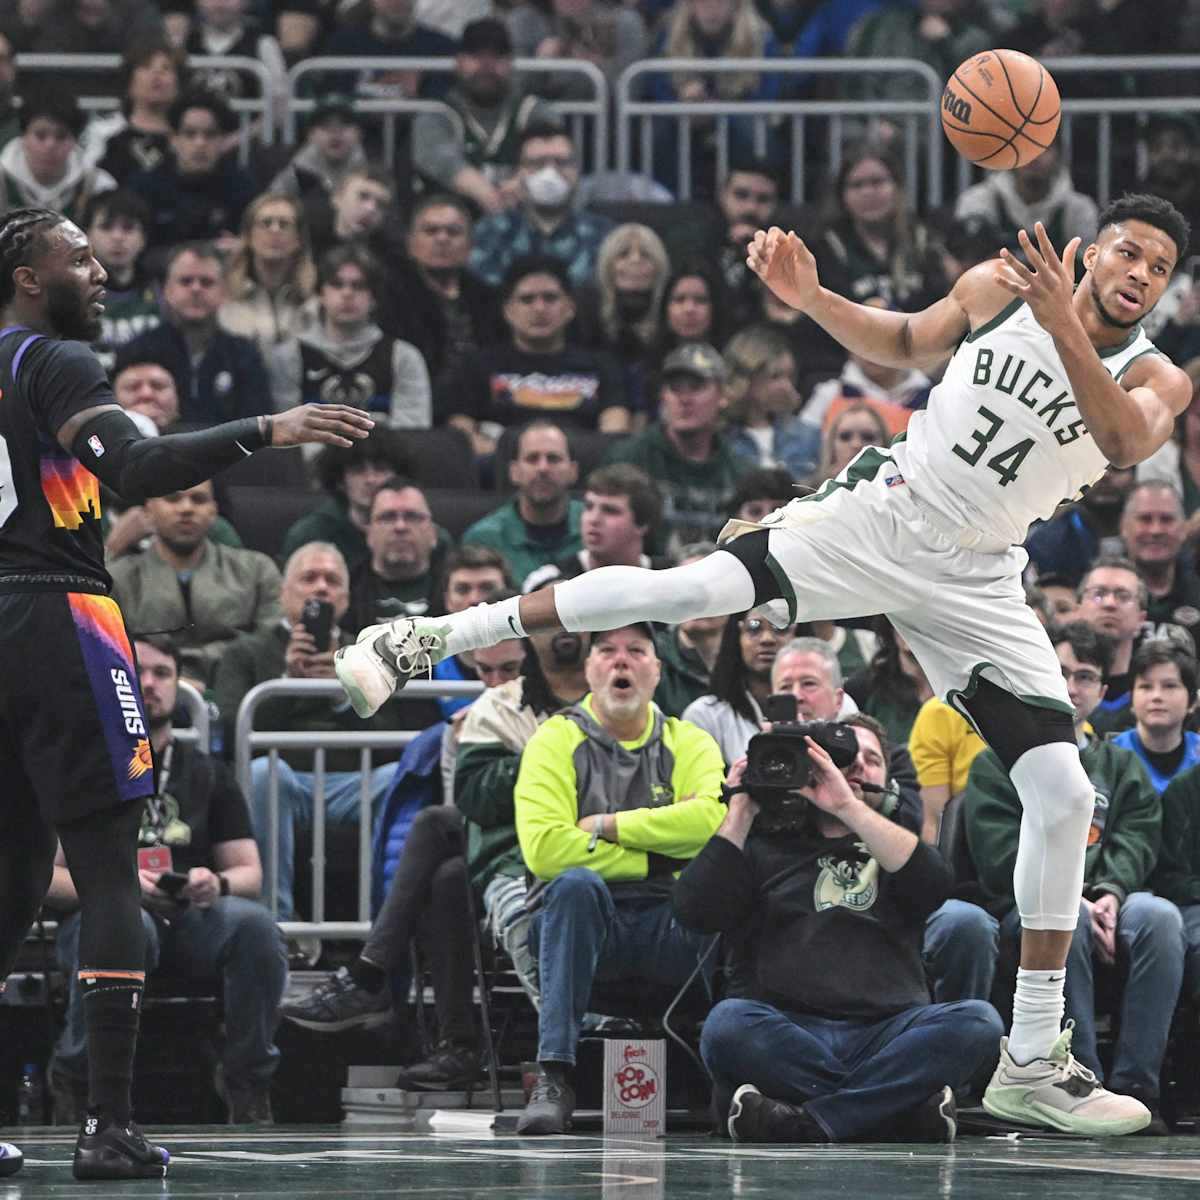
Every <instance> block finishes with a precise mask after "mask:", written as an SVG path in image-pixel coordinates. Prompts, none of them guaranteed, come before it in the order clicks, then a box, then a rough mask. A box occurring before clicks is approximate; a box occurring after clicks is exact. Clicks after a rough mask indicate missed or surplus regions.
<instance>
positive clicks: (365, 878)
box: [235, 679, 483, 937]
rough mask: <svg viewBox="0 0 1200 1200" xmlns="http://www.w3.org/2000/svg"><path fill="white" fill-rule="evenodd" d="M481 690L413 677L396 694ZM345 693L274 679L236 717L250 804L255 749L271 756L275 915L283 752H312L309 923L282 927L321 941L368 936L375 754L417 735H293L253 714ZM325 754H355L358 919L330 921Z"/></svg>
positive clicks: (438, 695)
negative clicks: (269, 706)
mask: <svg viewBox="0 0 1200 1200" xmlns="http://www.w3.org/2000/svg"><path fill="white" fill-rule="evenodd" d="M482 691H483V685H482V684H481V683H477V682H461V683H455V682H450V681H444V682H443V681H437V682H433V681H426V680H413V681H412V682H411V683H409V684H407V685H406V686H405V688H404V690H403V691H401V692H399V693H398V697H399V698H400V699H401V700H431V699H442V698H445V697H454V696H471V697H474V696H477V695H479V693H480V692H482ZM345 695H346V693H345V692H344V691H343V690H342V686H341V684H339V683H338V682H337V681H336V680H333V679H331V680H324V679H271V680H268V681H267V682H266V683H260V684H258V685H256V686H255V687H252V688H251V689H250V691H248V692H247V693H246V695H245V698H244V699H243V700H242V703H241V705H240V706H239V708H238V713H237V740H236V743H235V745H236V761H235V767H236V771H237V779H238V783H239V784H240V785H241V787H242V791H243V793H244V794H245V796H246V798H247V801H249V800H250V797H251V784H250V763H251V760H252V759H253V758H254V757H255V753H254V752H255V751H259V752H261V751H266V752H267V755H268V759H269V767H268V774H267V807H268V814H269V815H268V836H267V844H268V847H269V849H268V853H267V855H266V860H267V861H266V862H264V863H263V870H264V872H265V873H266V879H267V887H266V891H265V896H266V898H267V900H268V902H269V907H270V909H271V911H272V913H275V914H278V912H279V775H278V764H279V751H280V750H311V751H313V769H312V774H313V829H312V839H313V853H312V905H313V913H312V920H311V921H285V922H282V923H281V928H282V929H283V930H284V932H285V933H287V934H311V935H316V936H318V937H365V936H366V935H367V933H368V931H369V930H370V928H371V850H372V845H371V842H372V835H373V827H374V813H372V811H371V764H372V752H373V751H375V750H396V749H400V748H402V747H404V746H406V745H407V744H408V743H409V742H411V741H412V740H413V738H415V737H416V736H417V734H418V733H419V732H420V730H395V731H387V732H381V731H377V730H369V729H363V730H361V731H358V730H355V731H347V732H343V733H337V732H334V733H330V732H319V733H295V732H293V731H291V730H264V729H255V728H254V715H255V712H256V711H257V709H258V707H259V705H261V704H262V703H263V702H264V701H266V700H273V699H276V698H278V697H280V696H286V697H290V698H292V699H328V700H344V699H345ZM328 750H358V751H359V771H360V791H359V803H360V808H359V815H358V821H359V837H358V918H359V919H358V921H341V922H334V921H326V920H325V778H326V774H327V771H326V768H325V754H326V751H328Z"/></svg>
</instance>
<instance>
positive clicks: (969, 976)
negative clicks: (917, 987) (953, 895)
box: [921, 900, 1000, 1004]
mask: <svg viewBox="0 0 1200 1200" xmlns="http://www.w3.org/2000/svg"><path fill="white" fill-rule="evenodd" d="M999 952H1000V922H999V921H997V920H996V918H995V917H993V916H992V914H991V913H990V912H988V911H987V909H986V908H980V907H979V905H978V904H971V903H969V902H968V901H966V900H947V901H946V903H945V904H943V905H942V906H941V908H939V909H937V910H936V911H934V912H932V913H930V914H929V917H928V919H927V920H926V922H925V945H924V947H923V948H922V951H921V956H922V958H923V960H924V962H925V971H926V973H927V974H928V975H929V978H930V983H931V984H932V985H933V998H934V1000H936V1001H937V1002H938V1003H939V1004H945V1003H949V1002H950V1001H953V1000H987V999H988V998H989V997H990V996H991V994H992V981H993V980H994V979H995V978H996V956H997V954H998V953H999Z"/></svg>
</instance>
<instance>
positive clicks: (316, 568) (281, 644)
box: [212, 542, 441, 920]
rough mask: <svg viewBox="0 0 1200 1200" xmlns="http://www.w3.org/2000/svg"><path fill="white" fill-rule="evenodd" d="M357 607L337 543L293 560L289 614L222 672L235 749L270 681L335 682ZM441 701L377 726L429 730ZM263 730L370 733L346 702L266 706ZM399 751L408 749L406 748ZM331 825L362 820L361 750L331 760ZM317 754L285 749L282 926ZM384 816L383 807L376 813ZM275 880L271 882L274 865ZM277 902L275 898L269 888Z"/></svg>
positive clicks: (396, 710) (382, 779)
mask: <svg viewBox="0 0 1200 1200" xmlns="http://www.w3.org/2000/svg"><path fill="white" fill-rule="evenodd" d="M349 603H350V575H349V572H348V571H347V569H346V561H345V559H344V558H343V557H342V555H341V552H340V551H339V550H338V549H337V547H336V546H334V545H333V544H332V543H329V542H309V543H308V544H307V545H305V546H301V547H300V548H299V549H298V550H296V551H295V552H294V553H293V554H292V556H291V557H290V558H289V559H288V560H287V563H286V565H285V567H284V572H283V583H282V586H281V589H280V607H281V608H282V610H283V617H282V619H280V620H277V621H275V622H273V623H272V624H271V625H270V626H269V627H268V628H263V629H256V630H253V631H252V632H249V633H245V634H242V635H241V636H240V637H238V638H235V639H234V641H233V642H232V643H231V644H230V645H229V647H228V649H227V650H226V651H225V653H224V654H223V655H222V657H221V659H220V662H219V663H218V665H217V670H216V672H215V674H214V676H213V684H212V687H213V699H214V701H215V703H216V705H217V707H218V708H219V709H220V711H221V713H222V715H223V717H224V719H225V720H226V721H227V722H228V725H227V728H226V735H225V744H226V745H227V746H232V745H233V743H234V738H233V736H232V734H233V723H234V721H235V720H236V718H237V711H238V708H239V706H240V705H241V702H242V699H243V697H244V696H245V695H246V693H247V692H248V691H249V690H250V689H251V688H252V687H254V686H255V684H258V683H263V682H265V681H266V680H270V679H333V678H334V673H333V654H334V651H335V650H336V649H337V648H338V646H340V645H342V639H343V638H344V636H345V635H344V634H343V633H342V631H341V629H340V627H339V622H340V621H341V618H342V617H343V616H344V615H345V613H346V609H347V606H348V605H349ZM440 718H441V713H440V710H439V708H438V705H437V703H436V702H435V701H432V700H429V701H418V702H416V703H413V702H408V703H404V704H392V705H387V706H385V708H384V709H383V710H382V711H381V712H380V713H379V714H378V715H377V716H376V718H375V719H374V721H373V722H372V725H373V727H374V728H375V729H378V730H381V731H382V730H390V729H425V728H426V727H428V726H430V725H432V724H434V723H435V722H436V721H438V720H440ZM255 724H256V726H257V727H258V728H261V729H286V730H292V731H294V732H305V733H307V732H326V731H335V730H339V729H360V728H361V723H360V722H359V721H358V720H357V718H356V717H354V715H353V713H352V712H351V710H350V707H349V705H348V704H346V703H345V702H344V701H340V702H338V701H330V700H325V699H319V698H311V697H304V698H297V697H291V696H280V697H278V698H276V699H273V700H269V701H267V702H266V703H265V704H263V705H262V706H260V708H259V710H258V715H257V716H256V718H255ZM397 754H398V752H397ZM395 757H396V755H391V756H389V755H387V754H385V753H383V752H378V753H377V754H376V756H375V764H376V765H375V766H374V767H373V768H372V771H371V781H370V785H369V788H370V792H371V796H372V800H373V804H375V805H378V803H379V802H380V800H381V799H382V797H383V796H384V794H385V793H386V792H387V789H388V786H389V784H390V783H391V780H392V776H393V775H394V774H395V762H394V758H395ZM325 765H326V768H327V773H326V776H325V819H326V821H327V822H328V823H329V824H330V825H353V824H355V823H356V822H357V821H358V814H359V807H360V804H361V795H362V787H361V781H362V774H361V769H360V765H359V754H358V751H357V750H348V751H340V752H339V751H333V752H331V753H329V754H327V755H326V757H325ZM312 766H313V764H312V751H311V750H291V751H285V752H284V753H283V754H281V755H280V756H279V764H278V780H279V788H278V796H279V847H278V851H277V852H276V889H277V890H276V895H277V911H278V916H279V919H280V920H287V919H289V918H290V917H291V916H292V914H293V899H292V881H293V878H294V857H295V854H294V848H295V837H296V829H297V828H298V827H302V826H311V824H312V819H313V792H314V786H315V776H314V775H313V771H312ZM267 768H268V759H267V757H266V756H265V755H264V756H262V757H260V758H256V759H254V760H253V762H252V763H251V768H250V780H251V787H250V795H249V796H248V797H247V799H248V800H249V802H250V812H251V818H252V821H253V826H254V836H255V838H256V839H257V841H258V849H259V853H260V855H261V856H262V860H263V862H264V863H267V864H269V863H270V862H271V854H272V849H271V841H270V838H271V834H270V828H271V815H270V787H269V775H268V769H267ZM375 811H377V809H376V810H375ZM267 879H268V880H269V879H270V872H269V868H268V873H267ZM266 900H267V903H268V905H270V903H271V895H270V889H269V884H268V890H267V895H266Z"/></svg>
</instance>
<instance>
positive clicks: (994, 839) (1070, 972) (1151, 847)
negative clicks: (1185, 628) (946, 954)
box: [963, 621, 1184, 1136]
mask: <svg viewBox="0 0 1200 1200" xmlns="http://www.w3.org/2000/svg"><path fill="white" fill-rule="evenodd" d="M1050 640H1051V641H1052V642H1053V643H1054V648H1055V650H1056V651H1057V653H1058V659H1059V662H1060V663H1061V664H1062V673H1063V678H1064V679H1065V680H1066V683H1067V693H1068V695H1069V696H1070V698H1071V703H1072V704H1073V705H1074V706H1075V736H1076V738H1077V739H1078V741H1079V746H1080V753H1079V757H1080V761H1081V762H1082V763H1083V769H1084V770H1085V771H1086V772H1087V774H1088V778H1089V779H1090V780H1091V783H1092V786H1093V787H1094V789H1095V792H1096V800H1095V807H1094V810H1093V815H1092V825H1091V828H1090V830H1089V831H1088V839H1087V854H1086V858H1085V860H1084V876H1083V899H1082V900H1081V901H1080V905H1079V922H1078V924H1077V925H1076V926H1075V933H1074V936H1073V937H1072V939H1071V949H1070V952H1069V954H1068V956H1067V977H1066V987H1065V995H1066V1015H1067V1016H1068V1017H1069V1018H1071V1019H1070V1021H1069V1022H1068V1024H1067V1027H1066V1028H1065V1029H1064V1031H1063V1033H1062V1035H1061V1036H1060V1038H1059V1039H1058V1043H1059V1046H1060V1047H1064V1046H1065V1050H1066V1052H1067V1053H1069V1054H1074V1056H1075V1057H1076V1058H1077V1059H1078V1060H1079V1062H1080V1063H1082V1064H1083V1066H1085V1067H1087V1068H1088V1070H1089V1072H1091V1073H1094V1075H1095V1078H1096V1079H1100V1080H1103V1079H1104V1072H1103V1071H1102V1070H1101V1066H1100V1058H1099V1055H1098V1053H1097V1049H1096V996H1095V972H1096V967H1095V964H1097V963H1098V964H1100V965H1101V966H1103V967H1105V968H1108V969H1110V970H1111V969H1113V968H1116V969H1117V970H1118V971H1119V973H1120V978H1121V979H1122V981H1123V988H1122V992H1121V999H1120V1013H1119V1021H1118V1029H1119V1032H1118V1034H1117V1044H1116V1051H1115V1054H1114V1057H1113V1060H1112V1070H1111V1071H1109V1073H1108V1083H1109V1085H1110V1087H1111V1089H1112V1090H1113V1091H1115V1092H1120V1093H1122V1094H1123V1095H1128V1096H1136V1097H1137V1098H1138V1099H1139V1100H1141V1101H1142V1103H1143V1104H1145V1105H1146V1107H1147V1108H1149V1109H1150V1112H1151V1115H1152V1120H1151V1122H1150V1124H1149V1125H1147V1126H1146V1127H1145V1128H1144V1129H1143V1130H1141V1132H1142V1133H1145V1134H1158V1135H1160V1136H1161V1135H1165V1134H1166V1133H1167V1127H1166V1125H1165V1124H1164V1123H1163V1119H1162V1116H1161V1115H1160V1114H1159V1111H1158V1097H1159V1076H1160V1074H1161V1073H1162V1064H1163V1055H1164V1054H1165V1052H1166V1049H1167V1037H1168V1034H1169V1033H1170V1030H1171V1020H1172V1017H1173V1016H1174V1013H1175V1005H1176V1003H1177V1001H1178V999H1179V990H1180V985H1181V983H1182V979H1183V965H1184V933H1183V920H1182V918H1181V917H1180V914H1179V909H1177V908H1176V907H1175V905H1174V904H1172V903H1171V902H1170V901H1169V900H1164V899H1163V898H1162V897H1161V896H1154V895H1152V894H1151V893H1150V891H1149V890H1148V889H1149V878H1150V873H1151V871H1153V869H1154V866H1155V863H1156V861H1157V860H1158V856H1159V848H1160V846H1161V845H1162V804H1161V802H1160V799H1159V795H1158V792H1157V791H1155V789H1154V785H1153V784H1152V783H1151V781H1150V778H1149V777H1148V776H1147V774H1146V771H1145V769H1144V767H1143V764H1142V762H1141V760H1140V759H1139V758H1138V756H1137V755H1136V754H1135V753H1134V752H1133V751H1132V750H1129V749H1126V748H1125V747H1123V746H1118V745H1116V744H1115V743H1114V742H1104V741H1099V740H1097V738H1096V736H1095V734H1094V733H1093V732H1092V731H1091V727H1090V726H1089V725H1088V717H1090V716H1091V714H1092V712H1093V710H1094V709H1095V708H1096V706H1097V705H1098V704H1099V703H1100V701H1101V700H1102V699H1103V697H1104V688H1105V684H1104V680H1105V678H1106V677H1107V675H1108V671H1109V669H1110V667H1111V665H1112V661H1113V642H1112V641H1111V640H1110V639H1109V638H1107V637H1105V636H1104V635H1103V634H1101V633H1097V632H1096V631H1095V630H1094V629H1093V628H1092V627H1091V626H1090V625H1089V624H1087V623H1086V622H1084V621H1071V622H1070V623H1068V624H1066V625H1064V626H1062V628H1061V629H1059V630H1057V631H1055V632H1054V633H1053V634H1052V635H1051V638H1050ZM963 803H964V806H965V813H964V819H965V821H966V826H967V842H968V844H969V845H970V847H971V854H972V856H973V857H974V859H975V864H976V866H977V868H978V871H979V881H980V883H981V884H982V885H983V890H984V893H985V896H986V898H987V903H988V907H989V908H990V909H991V911H992V912H993V913H995V914H996V916H998V917H999V918H1000V938H1001V945H1002V946H1003V945H1004V944H1008V945H1009V946H1011V945H1013V944H1014V943H1015V941H1016V939H1017V938H1018V937H1019V936H1020V932H1021V929H1020V915H1019V914H1018V912H1017V910H1016V901H1015V899H1014V897H1013V866H1014V864H1015V863H1016V859H1017V837H1018V833H1019V831H1020V827H1021V821H1022V810H1021V802H1020V800H1019V799H1018V797H1017V791H1016V788H1014V787H1013V784H1012V780H1011V779H1010V778H1009V774H1008V772H1007V771H1006V770H1005V769H1004V767H1003V766H1002V765H1001V763H1000V760H999V759H998V758H997V757H996V754H995V752H994V751H992V750H984V751H983V752H982V753H981V754H980V755H979V756H978V757H977V758H976V759H975V761H974V762H973V763H972V764H971V773H970V775H969V776H968V780H967V790H966V793H965V795H964V799H963ZM1072 1026H1073V1028H1072ZM1072 1035H1073V1036H1072ZM1072 1042H1073V1043H1074V1044H1072ZM1074 1079H1075V1080H1076V1082H1084V1081H1087V1080H1088V1076H1087V1075H1086V1074H1085V1075H1084V1076H1082V1077H1081V1076H1078V1075H1076V1076H1074ZM1074 1094H1075V1095H1079V1093H1078V1092H1075V1093H1074Z"/></svg>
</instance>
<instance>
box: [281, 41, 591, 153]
mask: <svg viewBox="0 0 1200 1200" xmlns="http://www.w3.org/2000/svg"><path fill="white" fill-rule="evenodd" d="M454 61H455V60H454V59H453V58H445V57H435V58H396V57H392V56H389V57H378V58H374V57H363V58H359V57H347V56H341V57H323V58H322V57H318V58H306V59H303V60H302V61H300V62H298V63H297V64H296V65H295V66H294V67H292V69H291V70H290V71H289V72H288V84H289V87H290V95H289V98H288V114H287V120H286V124H285V132H284V137H285V140H286V141H287V142H289V143H291V142H294V141H295V140H296V136H297V118H298V117H300V116H303V114H305V113H307V112H311V111H312V109H313V107H314V105H315V103H316V101H315V99H314V92H315V90H316V89H314V87H313V85H312V81H313V77H316V76H321V75H331V74H341V75H356V74H359V73H361V72H363V71H396V72H401V71H404V72H422V73H429V74H438V75H453V74H454ZM513 68H514V70H515V72H516V74H517V75H518V76H520V75H522V74H526V75H539V74H545V73H547V72H554V73H560V72H562V73H567V74H572V75H579V76H581V77H582V78H584V79H586V80H588V82H590V83H591V85H592V90H593V94H592V97H591V98H590V99H587V100H554V101H551V102H550V107H551V108H552V109H553V110H554V112H555V113H557V114H558V115H559V116H560V117H562V118H564V119H565V120H566V122H567V125H568V127H569V128H570V130H571V136H572V139H573V141H574V143H575V146H576V147H577V149H579V151H580V153H581V155H582V152H583V148H584V147H585V146H587V145H588V144H589V141H590V147H591V150H590V154H591V161H592V163H594V164H600V165H601V166H603V165H606V164H607V163H608V159H609V154H608V100H609V98H608V81H607V80H606V79H605V77H604V72H603V71H601V70H600V68H599V67H597V66H596V65H595V64H594V63H589V62H576V61H575V60H574V59H570V58H518V59H514V61H513ZM318 94H319V93H318ZM355 108H356V109H357V110H358V111H359V112H362V113H374V114H378V115H379V116H380V117H381V119H382V121H383V131H384V137H383V152H384V157H385V160H386V161H387V163H388V165H389V166H390V165H392V163H393V162H394V160H395V147H396V121H397V118H399V117H403V116H411V115H414V114H416V113H420V112H438V113H444V114H446V115H448V116H450V117H451V119H452V120H453V121H454V122H455V123H456V125H460V126H461V118H459V116H458V114H457V113H456V112H454V110H453V109H451V108H450V107H448V106H447V105H445V104H443V103H442V102H441V101H440V100H421V99H417V98H412V99H409V98H407V97H401V96H378V97H366V96H356V99H355ZM589 124H590V126H591V128H590V129H589V128H588V126H589ZM592 169H599V168H597V167H593V168H592Z"/></svg>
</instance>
